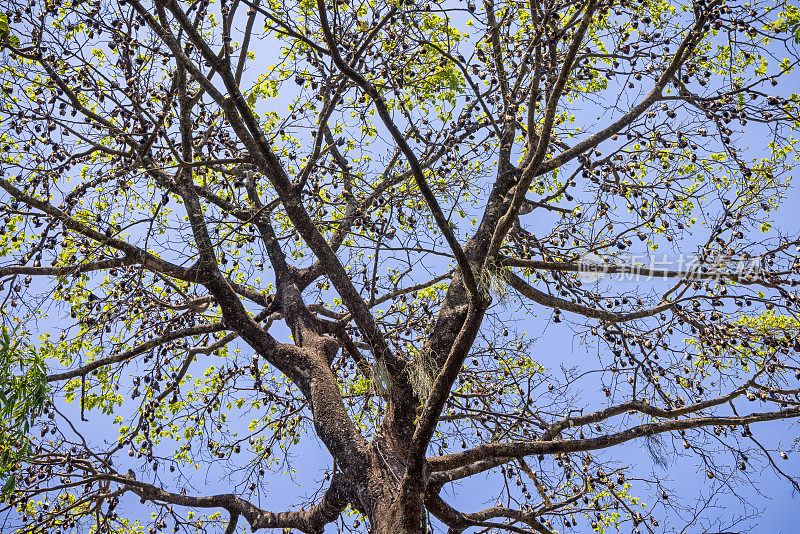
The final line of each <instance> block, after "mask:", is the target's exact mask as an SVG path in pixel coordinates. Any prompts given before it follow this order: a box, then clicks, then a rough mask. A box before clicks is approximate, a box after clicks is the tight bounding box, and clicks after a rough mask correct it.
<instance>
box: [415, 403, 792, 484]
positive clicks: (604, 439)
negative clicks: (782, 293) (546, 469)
mask: <svg viewBox="0 0 800 534" xmlns="http://www.w3.org/2000/svg"><path fill="white" fill-rule="evenodd" d="M797 417H800V406H796V407H793V408H787V409H785V410H778V411H775V412H764V413H754V414H750V415H746V416H742V417H736V416H719V417H716V416H709V417H692V418H688V419H676V420H672V421H660V422H658V423H648V424H643V425H638V426H635V427H632V428H628V429H626V430H622V431H620V432H617V433H614V434H608V435H606V436H599V437H596V438H587V439H576V440H570V441H527V442H510V443H487V444H484V445H480V446H478V447H475V448H472V449H469V450H466V451H463V452H458V453H454V454H449V455H446V456H439V457H434V458H429V459H428V463H429V465H430V467H431V470H433V471H444V470H448V469H455V468H457V467H462V466H464V465H468V464H470V463H473V462H477V461H479V460H485V459H487V458H498V459H499V458H522V457H525V456H530V455H532V454H555V453H564V452H566V453H573V452H582V451H592V450H598V449H606V448H608V447H613V446H614V445H619V444H620V443H625V442H626V441H630V440H632V439H636V438H641V437H644V436H653V435H656V434H663V433H665V432H675V431H679V430H688V429H691V428H700V427H708V426H715V425H733V426H742V425H749V424H752V423H760V422H764V421H775V420H780V419H791V418H797Z"/></svg>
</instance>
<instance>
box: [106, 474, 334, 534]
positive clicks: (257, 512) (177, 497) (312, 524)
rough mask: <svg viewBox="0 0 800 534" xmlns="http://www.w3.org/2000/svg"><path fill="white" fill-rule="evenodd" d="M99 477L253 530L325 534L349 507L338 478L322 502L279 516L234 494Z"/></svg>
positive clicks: (144, 496) (152, 498)
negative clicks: (240, 521) (213, 511)
mask: <svg viewBox="0 0 800 534" xmlns="http://www.w3.org/2000/svg"><path fill="white" fill-rule="evenodd" d="M99 478H101V479H104V480H110V481H112V482H117V483H119V484H122V485H123V486H125V487H126V488H128V489H129V490H130V491H132V492H133V493H135V494H137V495H139V496H140V497H141V498H142V499H145V500H149V501H156V502H163V503H168V504H174V505H178V506H189V507H193V508H222V509H224V510H227V511H228V512H229V513H230V514H231V515H237V516H238V515H241V516H242V517H244V518H245V519H246V520H247V522H248V523H249V524H250V529H251V530H252V531H256V530H260V529H262V528H290V529H291V528H295V529H297V530H300V531H302V532H306V533H308V534H321V533H322V531H323V528H324V526H325V525H326V524H327V523H330V522H332V521H335V520H336V519H337V518H338V517H339V514H340V513H341V512H342V511H343V510H344V509H345V507H346V506H347V500H346V498H345V489H344V486H345V484H344V482H345V481H344V479H343V478H342V477H341V476H337V475H334V477H333V478H332V480H331V485H330V487H329V488H328V489H327V491H326V492H325V494H324V495H323V497H322V499H321V500H320V502H319V503H317V504H315V505H314V506H313V507H312V508H310V509H309V510H300V511H292V512H277V513H276V512H269V511H266V510H263V509H262V508H259V507H258V506H256V505H254V504H252V503H250V502H248V501H245V500H244V499H241V498H240V497H238V496H237V495H234V494H232V493H226V494H220V495H209V496H200V497H198V496H192V495H183V494H179V493H172V492H169V491H166V490H164V489H161V488H158V487H156V486H154V485H152V484H148V483H146V482H140V481H138V480H136V479H135V478H134V477H133V476H131V475H127V476H121V475H117V474H110V475H100V476H99Z"/></svg>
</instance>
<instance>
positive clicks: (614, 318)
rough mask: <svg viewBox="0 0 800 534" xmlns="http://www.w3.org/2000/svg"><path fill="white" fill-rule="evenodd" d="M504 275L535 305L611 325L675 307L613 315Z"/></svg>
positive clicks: (660, 306) (668, 304) (664, 305)
mask: <svg viewBox="0 0 800 534" xmlns="http://www.w3.org/2000/svg"><path fill="white" fill-rule="evenodd" d="M504 275H505V276H506V277H507V280H508V285H510V286H511V287H513V288H514V289H515V290H517V291H518V292H519V293H520V294H521V295H523V296H525V297H527V298H529V299H531V300H532V301H534V302H536V303H537V304H541V305H543V306H547V307H548V308H557V309H561V310H567V311H570V312H573V313H577V314H579V315H583V316H584V317H589V318H591V319H601V320H604V321H608V322H611V323H624V322H627V321H633V320H635V319H642V318H644V317H650V316H653V315H655V314H657V313H660V312H662V311H665V310H668V309H670V308H671V307H673V306H674V305H675V302H662V303H660V304H658V305H656V306H653V307H652V308H647V309H644V310H639V311H635V312H630V313H615V312H610V311H606V310H603V309H601V308H590V307H589V306H584V305H582V304H577V303H575V302H572V301H569V300H565V299H562V298H559V297H554V296H553V295H550V294H548V293H545V292H543V291H539V290H538V289H536V288H535V287H533V286H531V285H530V284H528V283H527V282H526V281H525V280H523V279H522V278H520V277H519V276H517V275H516V274H514V273H512V272H511V271H508V270H506V271H505V273H504Z"/></svg>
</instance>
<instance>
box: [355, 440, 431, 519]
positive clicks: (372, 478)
mask: <svg viewBox="0 0 800 534" xmlns="http://www.w3.org/2000/svg"><path fill="white" fill-rule="evenodd" d="M370 463H371V467H370V473H369V483H368V487H369V493H370V495H369V503H370V505H369V507H368V513H367V516H368V517H369V521H370V534H425V533H426V532H427V524H426V517H425V507H424V503H423V499H422V495H419V496H418V497H417V496H415V497H414V499H413V500H412V502H411V503H406V505H405V506H406V507H407V508H409V510H404V509H403V506H404V505H403V504H402V503H401V499H400V481H401V480H402V477H403V473H404V472H405V462H404V461H403V458H402V457H401V456H400V455H399V454H397V453H396V452H395V451H394V450H393V449H392V448H390V447H389V446H388V443H387V440H385V439H376V440H375V442H374V443H373V445H372V450H371V455H370ZM409 504H410V506H408V505H409ZM409 512H411V513H409ZM404 523H405V524H404Z"/></svg>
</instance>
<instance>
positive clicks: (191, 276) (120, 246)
mask: <svg viewBox="0 0 800 534" xmlns="http://www.w3.org/2000/svg"><path fill="white" fill-rule="evenodd" d="M0 187H2V188H3V189H5V190H6V192H8V193H9V194H10V195H11V196H12V197H14V198H15V199H17V200H18V201H20V202H23V203H24V204H26V205H28V206H30V207H32V208H35V209H37V210H39V211H41V212H43V213H46V214H47V215H49V216H51V217H53V218H54V219H57V220H58V221H60V222H61V223H62V224H63V225H64V226H65V227H67V228H69V229H70V230H72V231H74V232H77V233H79V234H82V235H84V236H86V237H88V238H89V239H92V240H94V241H97V242H98V243H100V244H101V245H104V246H107V247H109V248H113V249H116V250H119V251H120V252H124V253H125V254H126V255H127V256H128V258H129V260H128V261H131V262H134V263H139V264H141V265H142V266H144V268H145V269H148V270H150V271H154V272H158V273H161V274H165V275H167V276H169V277H171V278H177V279H178V280H184V281H187V282H194V281H195V274H196V270H195V269H194V267H192V268H187V267H180V266H178V265H174V264H172V263H169V262H168V261H165V260H163V259H161V258H159V257H158V256H154V255H153V254H150V253H149V252H146V251H144V250H142V249H140V248H139V247H137V246H135V245H131V244H130V243H128V242H126V241H123V240H121V239H117V238H115V237H106V236H105V234H103V233H101V232H98V231H97V230H95V229H94V228H91V227H89V226H87V225H85V224H83V223H81V222H78V221H76V220H75V219H73V218H72V217H70V216H69V215H67V214H66V213H64V212H63V211H61V210H60V209H58V208H56V207H55V206H53V205H52V204H49V203H48V202H44V201H42V200H39V199H37V198H34V197H32V196H30V195H28V194H27V193H24V192H22V191H20V190H19V189H17V188H16V187H14V186H13V185H12V184H11V182H9V181H8V180H6V179H4V178H0Z"/></svg>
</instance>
